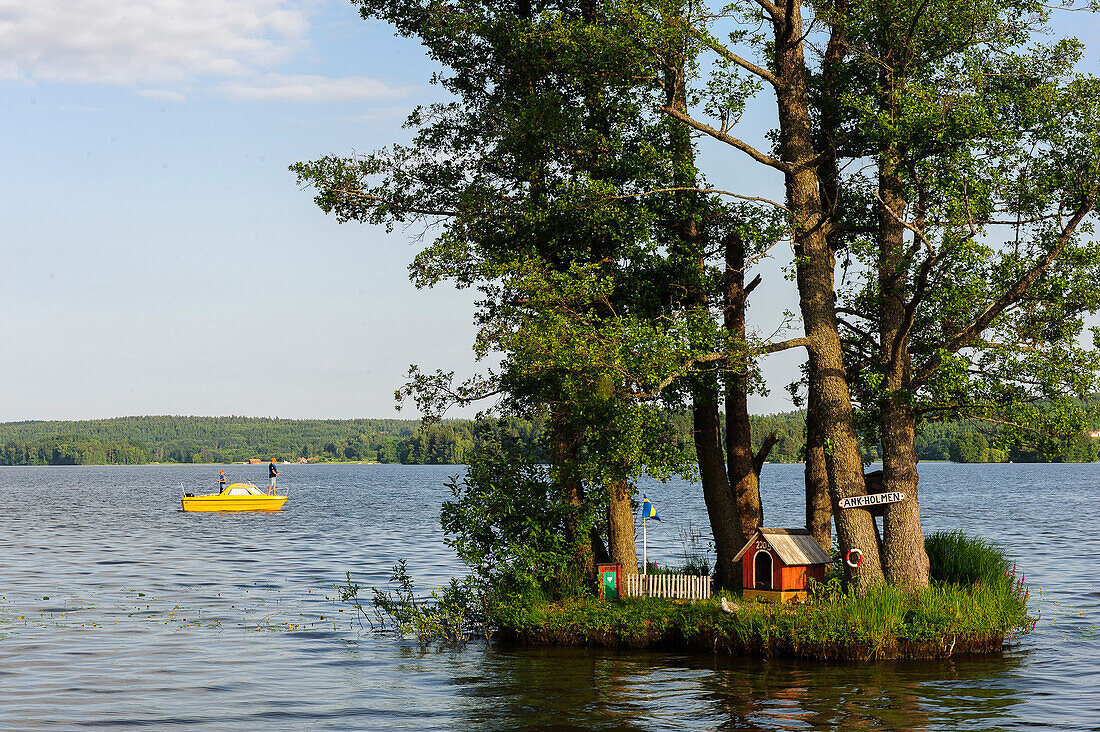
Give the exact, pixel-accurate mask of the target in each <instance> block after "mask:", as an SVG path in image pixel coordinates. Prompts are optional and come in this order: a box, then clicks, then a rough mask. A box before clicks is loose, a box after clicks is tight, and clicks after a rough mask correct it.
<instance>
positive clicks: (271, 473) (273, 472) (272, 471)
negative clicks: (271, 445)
mask: <svg viewBox="0 0 1100 732" xmlns="http://www.w3.org/2000/svg"><path fill="white" fill-rule="evenodd" d="M278 474H279V469H278V468H276V467H275V458H271V465H268V466H267V475H268V477H269V478H270V479H271V482H270V483H269V484H268V486H267V492H268V493H274V492H275V476H277V475H278Z"/></svg>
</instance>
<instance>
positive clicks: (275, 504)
mask: <svg viewBox="0 0 1100 732" xmlns="http://www.w3.org/2000/svg"><path fill="white" fill-rule="evenodd" d="M286 498H287V497H286V496H285V495H283V494H279V493H264V492H263V491H261V490H260V489H259V488H257V487H256V486H254V485H253V484H251V483H232V484H230V485H228V486H226V488H225V490H223V491H222V492H221V493H215V494H213V495H209V496H195V495H191V494H190V493H185V494H184V496H183V498H182V499H180V500H182V501H183V510H184V511H278V510H279V509H280V508H282V507H283V504H284V503H286Z"/></svg>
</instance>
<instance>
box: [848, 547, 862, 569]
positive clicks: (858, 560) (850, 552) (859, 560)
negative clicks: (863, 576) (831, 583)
mask: <svg viewBox="0 0 1100 732" xmlns="http://www.w3.org/2000/svg"><path fill="white" fill-rule="evenodd" d="M853 554H855V555H856V561H854V562H853V561H852V555H853ZM844 563H845V564H847V565H848V566H849V567H851V568H852V569H855V568H856V567H858V566H859V565H861V564H863V552H861V551H860V550H859V549H849V550H848V552H847V554H845V555H844Z"/></svg>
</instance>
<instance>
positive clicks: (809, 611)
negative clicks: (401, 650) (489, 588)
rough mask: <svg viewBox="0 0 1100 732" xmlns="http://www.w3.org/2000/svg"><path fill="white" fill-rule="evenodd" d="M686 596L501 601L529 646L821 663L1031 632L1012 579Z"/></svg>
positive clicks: (513, 629) (515, 633)
mask: <svg viewBox="0 0 1100 732" xmlns="http://www.w3.org/2000/svg"><path fill="white" fill-rule="evenodd" d="M725 597H727V598H728V600H729V603H730V604H731V605H733V606H736V609H735V611H734V612H733V613H727V612H725V611H724V610H722V608H721V606H720V604H719V602H720V601H719V599H718V598H714V599H712V600H711V601H709V602H693V603H678V602H674V601H669V600H657V599H651V598H644V599H643V598H639V599H624V600H620V601H618V602H604V601H602V600H599V599H595V598H579V599H573V600H568V601H562V602H558V603H546V604H538V605H527V606H513V607H502V608H499V609H498V613H497V617H496V622H497V625H498V627H499V628H500V631H499V633H500V636H501V637H502V638H505V639H508V640H512V641H515V642H518V643H522V644H526V645H586V646H605V647H610V648H630V649H644V648H645V649H649V648H667V649H681V650H682V649H691V650H700V651H708V652H714V653H723V654H731V655H749V656H762V657H773V656H790V657H797V658H812V659H817V660H877V659H891V658H946V657H948V656H951V655H953V654H958V653H989V652H993V651H998V650H1000V649H1001V647H1002V644H1003V642H1004V640H1005V638H1006V637H1011V636H1013V635H1018V634H1020V633H1023V632H1026V631H1028V630H1030V627H1031V624H1032V621H1031V619H1030V618H1029V617H1028V616H1027V609H1026V604H1025V602H1024V601H1023V599H1022V598H1021V597H1020V596H1019V595H1018V594H1017V593H1014V592H1012V591H1009V590H1008V588H1007V586H1006V585H1000V586H990V585H986V584H979V585H975V586H972V587H959V586H947V587H932V588H929V589H928V590H925V591H924V592H922V593H920V594H919V595H916V596H909V595H907V594H905V593H903V592H900V591H898V590H895V589H893V588H890V587H879V588H877V589H875V590H874V591H872V592H870V593H869V594H867V595H864V596H856V595H849V594H843V593H837V594H835V595H833V596H831V597H818V598H815V599H812V600H810V601H808V602H805V603H801V604H797V605H775V604H766V603H760V602H755V601H748V602H745V601H742V600H741V599H740V598H738V597H736V596H731V595H725Z"/></svg>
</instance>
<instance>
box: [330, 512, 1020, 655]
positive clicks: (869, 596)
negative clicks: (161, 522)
mask: <svg viewBox="0 0 1100 732" xmlns="http://www.w3.org/2000/svg"><path fill="white" fill-rule="evenodd" d="M925 545H926V549H927V551H928V555H929V559H930V563H931V576H932V583H931V586H930V587H928V588H926V589H924V590H922V591H920V592H917V593H912V594H910V593H907V592H904V591H902V590H900V589H897V588H895V587H891V586H887V585H880V586H877V587H875V588H873V589H871V590H870V591H869V592H866V593H864V594H858V593H856V592H849V591H847V589H846V588H845V587H844V585H843V582H842V579H841V572H840V571H839V570H836V571H831V572H830V575H829V576H828V577H827V579H826V582H825V583H824V584H817V585H816V586H815V587H814V589H813V590H812V591H811V593H810V596H809V598H808V599H807V600H806V601H805V602H801V603H793V604H775V603H765V602H759V601H756V600H748V601H746V600H744V599H742V598H741V597H740V596H739V595H738V594H737V593H732V592H726V591H723V592H721V593H719V594H718V595H716V596H714V597H712V598H711V599H710V600H707V601H693V602H689V601H677V600H663V599H655V598H623V599H619V600H615V601H607V600H603V599H600V598H598V597H594V596H591V595H588V594H585V595H576V596H572V597H560V598H557V599H554V600H549V599H547V598H546V597H545V596H542V595H541V593H539V592H537V591H535V592H519V593H515V592H499V589H500V588H499V587H497V588H495V589H494V588H487V587H485V586H484V585H481V586H480V587H481V591H479V590H478V587H479V584H478V581H477V580H474V579H473V578H472V577H467V578H466V579H465V580H463V581H459V580H454V581H452V583H451V585H450V586H449V587H447V588H440V589H439V590H438V591H436V592H433V593H432V600H431V601H428V602H425V601H422V600H417V599H416V598H415V597H414V593H413V591H412V582H411V579H410V578H409V577H408V575H407V572H406V571H405V565H404V562H401V563H399V565H398V566H397V567H395V568H394V576H393V578H392V579H393V580H394V581H398V582H399V586H398V590H397V591H396V592H393V591H390V590H388V591H382V590H379V589H375V591H374V595H375V597H374V605H375V609H376V610H377V611H378V612H377V613H376V615H377V617H378V618H379V619H381V618H382V617H383V616H388V617H389V618H390V620H391V621H392V626H393V627H394V629H396V630H398V631H399V632H401V633H403V634H405V635H408V636H414V637H415V638H416V639H417V640H418V641H419V642H420V643H421V644H422V645H428V644H431V643H433V642H439V643H442V644H445V645H456V644H457V645H461V644H462V643H465V642H467V641H468V640H471V639H473V638H477V637H484V638H486V639H488V638H490V637H496V638H498V639H502V640H505V641H508V642H514V643H519V644H523V645H560V646H601V647H607V648H617V649H634V650H640V649H663V650H675V651H698V652H705V653H721V654H727V655H741V656H756V657H764V658H772V657H779V656H786V657H793V658H805V659H812V660H818V661H866V660H886V659H899V658H908V659H931V658H947V657H950V656H953V655H959V654H966V653H995V652H998V651H1000V650H1001V649H1002V647H1003V646H1004V645H1005V644H1006V643H1012V642H1014V641H1016V640H1018V639H1019V638H1020V637H1021V636H1023V635H1026V634H1027V633H1030V632H1031V631H1032V630H1033V629H1034V626H1035V623H1036V619H1035V618H1032V617H1031V616H1030V615H1029V614H1028V605H1027V603H1028V599H1029V593H1028V589H1027V585H1026V583H1025V582H1024V577H1023V576H1022V575H1020V576H1018V573H1017V570H1016V566H1015V565H1014V564H1013V563H1012V562H1010V561H1009V560H1008V558H1007V557H1006V555H1005V553H1004V552H1003V550H1001V549H1000V548H998V547H995V546H992V545H990V544H988V543H987V542H985V541H984V540H982V539H980V538H974V537H969V536H966V535H964V534H962V533H960V532H941V533H936V534H932V535H930V536H929V537H927V539H926V541H925ZM338 588H339V589H340V590H341V594H342V595H343V598H344V600H354V601H355V605H356V606H357V607H358V608H359V610H360V611H362V612H364V615H365V614H366V611H364V610H363V608H362V606H360V605H359V602H358V600H357V599H356V595H357V591H358V590H359V589H361V588H359V587H358V586H357V585H353V584H352V583H351V578H350V575H349V578H348V585H347V586H346V587H345V586H338ZM485 590H487V591H485ZM502 597H506V598H507V599H503V600H502V599H501V598H502ZM490 598H495V599H490ZM723 599H724V600H725V604H726V606H727V607H729V608H730V609H731V610H732V612H730V611H727V610H726V609H723V607H722V605H723V602H722V601H723ZM383 625H384V623H383Z"/></svg>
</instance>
